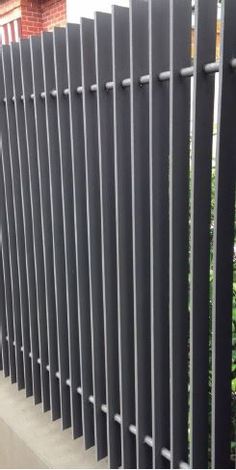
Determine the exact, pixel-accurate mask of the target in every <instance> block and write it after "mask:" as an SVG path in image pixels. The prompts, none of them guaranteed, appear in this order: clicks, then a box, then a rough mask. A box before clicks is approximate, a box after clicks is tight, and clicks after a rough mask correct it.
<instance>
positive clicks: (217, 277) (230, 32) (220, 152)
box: [212, 0, 236, 468]
mask: <svg viewBox="0 0 236 470" xmlns="http://www.w3.org/2000/svg"><path fill="white" fill-rule="evenodd" d="M222 15H223V16H222V19H223V21H222V36H221V59H220V106H219V116H218V122H219V128H218V142H217V157H216V193H215V218H214V243H213V249H214V288H213V312H212V319H213V333H212V334H213V336H212V468H230V467H231V466H232V463H230V453H231V449H230V447H231V437H232V436H231V429H232V422H231V421H232V415H231V413H232V412H231V361H232V358H231V355H232V282H233V279H232V274H233V247H234V235H235V234H234V217H235V213H234V211H235V176H236V159H235V153H236V133H235V125H236V108H235V106H234V105H232V103H234V101H235V91H236V75H235V72H234V71H233V70H231V69H230V66H229V62H230V60H231V59H232V57H235V55H236V30H235V17H236V3H235V2H234V1H233V0H226V1H225V2H224V3H223V5H222Z"/></svg>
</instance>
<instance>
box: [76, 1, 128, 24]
mask: <svg viewBox="0 0 236 470" xmlns="http://www.w3.org/2000/svg"><path fill="white" fill-rule="evenodd" d="M113 4H115V5H120V6H128V5H129V0H67V21H68V22H71V23H79V21H80V18H81V17H83V16H84V17H86V18H93V17H94V12H95V11H104V12H108V13H110V12H111V6H112V5H113Z"/></svg>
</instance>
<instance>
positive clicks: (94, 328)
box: [81, 18, 107, 460]
mask: <svg viewBox="0 0 236 470" xmlns="http://www.w3.org/2000/svg"><path fill="white" fill-rule="evenodd" d="M81 53H82V86H83V117H84V141H85V169H86V197H87V219H88V253H89V283H90V312H91V339H92V361H93V391H94V423H95V444H96V451H97V458H98V460H100V459H102V458H103V457H105V456H106V455H107V436H106V416H105V414H104V413H103V412H102V410H101V405H102V404H105V403H106V389H105V388H106V387H105V352H104V322H103V295H102V259H101V221H100V188H99V156H98V134H97V103H96V99H97V98H96V94H95V93H91V91H90V86H91V85H92V84H93V83H96V74H95V51H94V22H93V21H92V20H89V19H85V18H82V19H81Z"/></svg>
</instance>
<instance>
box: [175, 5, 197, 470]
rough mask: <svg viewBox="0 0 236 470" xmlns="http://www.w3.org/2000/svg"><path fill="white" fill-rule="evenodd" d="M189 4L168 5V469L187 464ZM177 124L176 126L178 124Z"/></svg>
mask: <svg viewBox="0 0 236 470" xmlns="http://www.w3.org/2000/svg"><path fill="white" fill-rule="evenodd" d="M191 11H192V10H191V2H189V0H180V1H179V2H176V1H175V0H171V2H170V41H171V42H170V214H169V217H170V409H171V417H170V422H171V447H170V450H171V467H173V468H177V467H178V466H179V463H180V461H181V460H182V461H184V462H187V460H188V330H189V313H188V223H189V214H188V192H189V189H188V187H189V128H190V82H189V81H188V80H186V79H182V80H181V79H180V77H179V71H180V69H181V68H182V67H186V66H188V65H189V64H190V47H191ZM180 123H181V125H180Z"/></svg>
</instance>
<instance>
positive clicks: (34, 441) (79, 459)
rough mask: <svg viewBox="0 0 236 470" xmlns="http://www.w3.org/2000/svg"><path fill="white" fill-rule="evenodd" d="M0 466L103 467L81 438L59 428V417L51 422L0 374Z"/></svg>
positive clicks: (105, 462) (38, 407)
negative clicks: (74, 438)
mask: <svg viewBox="0 0 236 470" xmlns="http://www.w3.org/2000/svg"><path fill="white" fill-rule="evenodd" d="M0 436H1V438H0V468H107V460H106V459H104V460H103V461H101V462H99V463H97V462H96V457H95V449H94V448H92V449H90V450H89V451H85V450H84V447H83V439H82V438H80V439H76V440H75V441H73V440H72V439H71V430H70V429H69V430H66V431H63V432H62V431H61V423H60V420H59V421H56V422H54V423H52V421H51V418H50V413H44V414H43V413H42V411H41V405H38V406H34V405H33V399H32V398H28V399H26V398H25V392H24V391H21V392H18V391H17V388H16V385H11V384H10V380H9V379H4V378H3V375H2V373H0Z"/></svg>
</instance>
